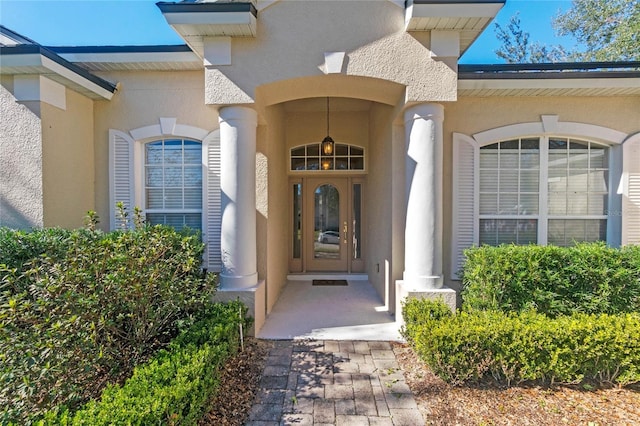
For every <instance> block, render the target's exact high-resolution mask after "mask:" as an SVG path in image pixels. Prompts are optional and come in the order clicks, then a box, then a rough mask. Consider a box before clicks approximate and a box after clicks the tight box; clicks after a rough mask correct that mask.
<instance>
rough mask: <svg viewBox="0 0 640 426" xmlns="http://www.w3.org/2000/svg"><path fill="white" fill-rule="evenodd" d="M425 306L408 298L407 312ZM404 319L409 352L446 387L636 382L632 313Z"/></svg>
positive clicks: (637, 352)
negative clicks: (411, 349)
mask: <svg viewBox="0 0 640 426" xmlns="http://www.w3.org/2000/svg"><path fill="white" fill-rule="evenodd" d="M432 303H433V302H428V301H423V300H419V299H412V300H409V301H408V302H407V303H406V306H407V307H408V309H407V311H408V312H410V313H411V312H417V311H421V310H434V308H433V307H432V306H431V305H432ZM421 305H422V306H421ZM445 308H446V306H445V305H444V304H443V307H441V309H442V310H444V309H445ZM404 318H405V322H406V323H407V326H406V329H405V330H406V331H407V332H408V333H409V336H408V340H409V341H410V342H412V345H413V347H414V348H415V350H416V353H417V354H418V355H419V356H420V358H421V359H422V360H423V361H424V362H425V363H426V364H427V365H428V366H429V367H430V368H431V369H432V370H433V371H434V372H435V373H436V374H437V375H438V376H440V377H441V378H443V379H444V380H446V381H448V382H450V383H454V384H462V383H466V382H476V381H479V380H482V379H486V378H493V379H495V380H497V381H500V382H505V383H508V384H509V383H514V382H516V383H519V382H526V381H537V382H543V383H554V382H562V383H579V382H581V381H583V380H594V381H598V382H608V383H617V384H620V385H627V384H630V383H635V382H640V314H639V313H623V314H617V315H609V314H583V313H574V314H572V315H569V316H559V317H557V318H549V317H547V316H546V315H543V314H539V313H536V312H534V311H524V312H511V313H507V312H502V311H492V310H486V311H479V310H475V311H471V312H464V311H461V312H458V313H457V314H456V315H443V316H441V317H440V318H438V319H431V320H428V321H423V320H417V321H416V320H415V318H414V317H413V316H411V314H410V315H405V316H404Z"/></svg>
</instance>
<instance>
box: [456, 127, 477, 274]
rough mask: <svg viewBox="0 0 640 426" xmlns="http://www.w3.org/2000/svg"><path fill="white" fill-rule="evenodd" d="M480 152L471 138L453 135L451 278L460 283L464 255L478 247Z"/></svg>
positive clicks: (457, 134)
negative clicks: (478, 169) (470, 248)
mask: <svg viewBox="0 0 640 426" xmlns="http://www.w3.org/2000/svg"><path fill="white" fill-rule="evenodd" d="M478 155H479V148H478V145H477V143H476V142H475V141H474V140H473V139H471V138H470V137H468V136H465V135H462V134H459V133H454V135H453V206H452V208H453V221H452V227H453V241H452V245H451V246H452V256H451V276H452V278H453V279H454V280H457V279H459V277H458V272H459V271H460V268H461V267H462V263H463V261H464V256H463V254H462V253H463V251H464V250H465V249H467V248H469V247H471V246H473V245H474V244H477V243H478V225H477V217H478V215H477V204H478V203H477V198H478V182H477V176H478V171H477V170H476V169H477V162H478Z"/></svg>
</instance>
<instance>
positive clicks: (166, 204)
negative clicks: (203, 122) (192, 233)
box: [144, 138, 202, 230]
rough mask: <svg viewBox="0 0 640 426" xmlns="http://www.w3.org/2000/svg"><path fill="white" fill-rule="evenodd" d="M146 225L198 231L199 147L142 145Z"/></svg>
mask: <svg viewBox="0 0 640 426" xmlns="http://www.w3.org/2000/svg"><path fill="white" fill-rule="evenodd" d="M144 197H145V214H146V221H147V223H149V224H152V225H156V224H163V225H169V226H172V227H174V228H176V229H182V228H185V227H188V228H190V229H194V230H202V146H201V143H200V142H199V141H195V140H189V139H174V138H171V139H161V140H155V141H153V142H148V143H146V144H145V145H144Z"/></svg>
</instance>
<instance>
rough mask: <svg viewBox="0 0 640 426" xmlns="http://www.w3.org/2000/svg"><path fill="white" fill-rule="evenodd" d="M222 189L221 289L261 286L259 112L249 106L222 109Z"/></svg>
mask: <svg viewBox="0 0 640 426" xmlns="http://www.w3.org/2000/svg"><path fill="white" fill-rule="evenodd" d="M219 117H220V118H219V120H220V157H221V158H220V161H221V176H220V188H221V190H222V230H221V231H222V232H221V241H220V246H221V250H222V253H221V254H222V271H221V273H220V289H221V290H235V289H244V288H249V287H253V286H255V285H257V284H258V273H257V263H256V262H257V261H256V127H257V123H258V117H257V114H256V112H255V111H254V110H253V109H251V108H247V107H241V106H230V107H224V108H221V109H220V112H219Z"/></svg>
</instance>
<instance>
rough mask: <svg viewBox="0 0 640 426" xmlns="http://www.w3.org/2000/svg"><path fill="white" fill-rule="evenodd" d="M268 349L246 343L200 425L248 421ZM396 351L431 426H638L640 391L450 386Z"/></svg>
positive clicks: (407, 351) (403, 349) (398, 347)
mask: <svg viewBox="0 0 640 426" xmlns="http://www.w3.org/2000/svg"><path fill="white" fill-rule="evenodd" d="M270 347H271V342H269V341H265V340H257V339H253V338H249V339H247V341H246V342H245V350H244V351H243V352H239V353H238V354H237V355H236V356H234V357H233V358H232V359H230V360H229V361H228V362H227V364H226V365H225V367H224V370H223V372H222V376H221V379H220V381H221V388H220V391H219V392H218V394H217V397H216V398H214V399H213V400H212V401H211V411H209V413H207V415H206V416H205V417H204V418H203V419H202V420H201V421H200V423H199V424H200V426H207V425H215V426H241V425H243V424H244V423H245V422H246V420H247V418H248V414H249V410H250V409H251V406H252V404H253V401H254V398H255V394H256V392H257V390H258V385H259V382H260V377H261V375H262V370H263V368H264V363H265V359H266V356H267V353H268V350H269V348H270ZM394 352H395V353H396V357H397V359H398V362H399V363H400V366H401V368H402V369H403V370H404V375H405V379H406V382H407V384H408V385H409V387H410V388H411V390H412V391H413V394H414V396H415V399H416V402H417V404H418V407H419V409H420V411H421V412H422V415H423V417H424V418H425V420H426V424H427V425H447V426H448V425H460V426H466V425H495V426H499V425H518V426H520V425H536V426H543V425H550V426H551V425H553V426H557V425H563V424H564V425H584V426H605V425H612V426H618V425H630V426H631V425H640V386H632V387H627V388H617V387H610V388H597V389H590V390H585V389H584V388H581V387H572V386H554V387H541V386H512V387H504V386H502V387H501V386H499V385H496V384H494V383H486V384H480V385H478V386H451V385H449V384H447V383H445V382H444V381H443V380H441V379H440V378H438V377H437V376H435V375H434V374H433V373H432V372H431V371H430V370H429V368H428V367H426V366H425V365H424V364H423V363H422V362H421V361H420V360H419V359H418V358H417V357H416V355H415V353H414V352H413V350H412V349H411V348H410V347H409V346H407V345H404V344H399V343H398V344H394Z"/></svg>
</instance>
